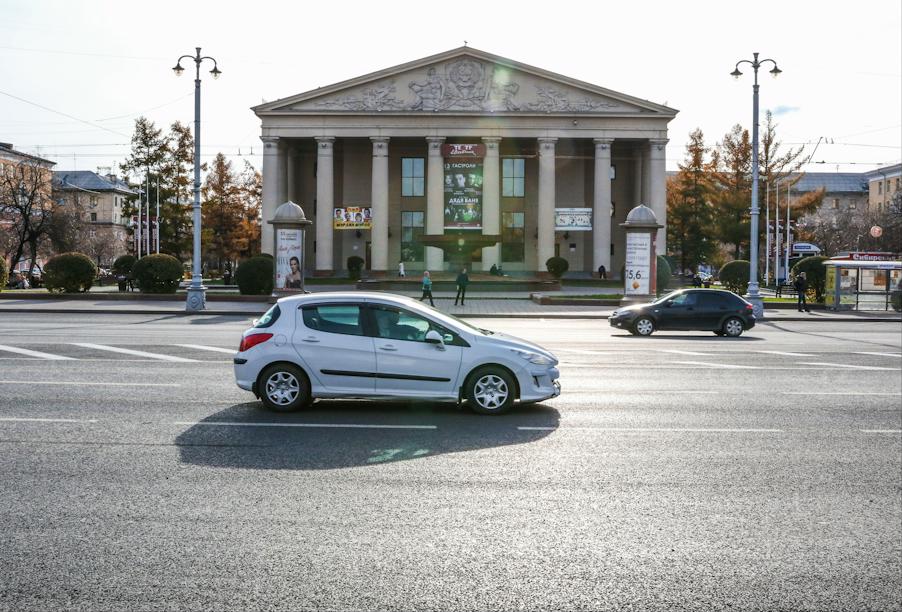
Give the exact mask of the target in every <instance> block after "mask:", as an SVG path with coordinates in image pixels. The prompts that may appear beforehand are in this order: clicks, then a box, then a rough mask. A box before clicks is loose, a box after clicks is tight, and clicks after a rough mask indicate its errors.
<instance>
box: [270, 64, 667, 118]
mask: <svg viewBox="0 0 902 612" xmlns="http://www.w3.org/2000/svg"><path fill="white" fill-rule="evenodd" d="M254 111H255V112H256V113H257V114H258V115H266V114H294V113H297V114H321V113H330V114H331V113H339V114H341V113H372V112H389V113H401V114H417V113H452V114H459V113H502V114H567V115H572V114H595V115H603V114H616V115H624V114H625V115H634V114H642V115H649V114H651V115H660V116H664V117H671V116H674V115H675V114H676V111H675V110H674V109H671V108H668V107H666V106H662V105H658V104H654V103H652V102H648V101H645V100H641V99H638V98H634V97H631V96H628V95H625V94H620V93H618V92H614V91H611V90H608V89H604V88H602V87H598V86H595V85H591V84H589V83H584V82H581V81H577V80H574V79H570V78H568V77H565V76H562V75H558V74H555V73H551V72H548V71H545V70H541V69H539V68H534V67H532V66H526V65H525V64H520V63H518V62H514V61H512V60H508V59H505V58H502V57H499V56H495V55H491V54H489V53H485V52H483V51H478V50H476V49H472V48H470V47H462V48H460V49H455V50H453V51H449V52H446V53H443V54H439V55H436V56H431V57H428V58H424V59H422V60H418V61H416V62H411V63H408V64H404V65H401V66H396V67H394V68H389V69H387V70H383V71H380V72H376V73H372V74H369V75H365V76H362V77H359V78H356V79H351V80H350V81H344V82H342V83H337V84H335V85H332V86H329V87H324V88H319V89H316V90H314V91H310V92H306V93H303V94H300V95H297V96H293V97H290V98H285V99H282V100H277V101H275V102H270V103H266V104H263V105H260V106H257V107H255V108H254Z"/></svg>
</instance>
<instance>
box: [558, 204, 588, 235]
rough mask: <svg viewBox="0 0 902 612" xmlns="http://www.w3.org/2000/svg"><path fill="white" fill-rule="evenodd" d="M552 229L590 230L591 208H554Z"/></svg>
mask: <svg viewBox="0 0 902 612" xmlns="http://www.w3.org/2000/svg"><path fill="white" fill-rule="evenodd" d="M554 229H556V230H560V231H566V232H589V231H592V209H591V208H555V209H554Z"/></svg>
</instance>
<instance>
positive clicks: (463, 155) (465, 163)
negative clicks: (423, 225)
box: [442, 144, 485, 230]
mask: <svg viewBox="0 0 902 612" xmlns="http://www.w3.org/2000/svg"><path fill="white" fill-rule="evenodd" d="M442 154H443V156H444V158H445V229H472V230H479V229H482V179H483V173H482V160H483V157H484V156H485V145H481V144H479V145H477V144H470V145H462V144H451V145H444V146H443V147H442Z"/></svg>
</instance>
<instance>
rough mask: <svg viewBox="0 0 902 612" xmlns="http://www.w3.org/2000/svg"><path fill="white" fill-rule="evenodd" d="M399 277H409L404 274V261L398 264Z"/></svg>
mask: <svg viewBox="0 0 902 612" xmlns="http://www.w3.org/2000/svg"><path fill="white" fill-rule="evenodd" d="M398 276H400V277H401V278H404V277H405V276H407V274H406V273H405V272H404V262H403V261H399V262H398Z"/></svg>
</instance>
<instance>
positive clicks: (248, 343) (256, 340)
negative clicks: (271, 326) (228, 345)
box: [238, 334, 272, 353]
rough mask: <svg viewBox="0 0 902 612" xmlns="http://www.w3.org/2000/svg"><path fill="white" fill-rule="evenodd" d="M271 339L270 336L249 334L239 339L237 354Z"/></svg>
mask: <svg viewBox="0 0 902 612" xmlns="http://www.w3.org/2000/svg"><path fill="white" fill-rule="evenodd" d="M270 338H272V334H251V335H250V336H245V337H244V338H242V339H241V345H240V346H239V347H238V352H239V353H243V352H244V351H247V350H249V349H252V348H253V347H255V346H257V345H258V344H260V343H261V342H266V341H267V340H269V339H270Z"/></svg>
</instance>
